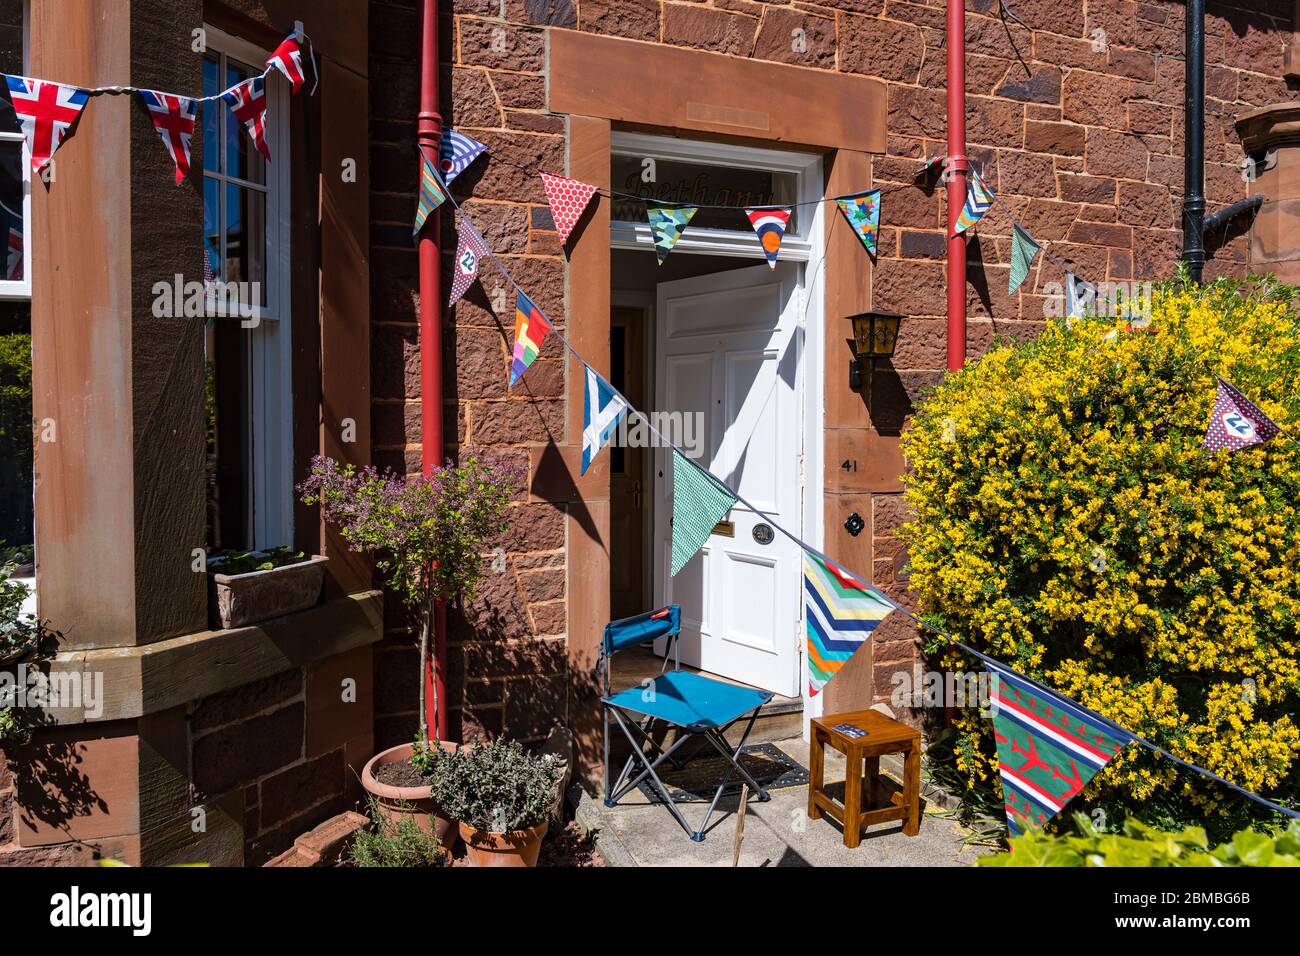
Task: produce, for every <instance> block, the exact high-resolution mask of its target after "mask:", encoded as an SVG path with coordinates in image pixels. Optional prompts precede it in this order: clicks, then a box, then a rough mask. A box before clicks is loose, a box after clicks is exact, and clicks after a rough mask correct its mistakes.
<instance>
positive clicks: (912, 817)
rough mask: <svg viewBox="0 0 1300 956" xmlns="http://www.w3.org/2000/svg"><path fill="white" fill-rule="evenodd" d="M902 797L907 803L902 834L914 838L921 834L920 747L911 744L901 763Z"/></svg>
mask: <svg viewBox="0 0 1300 956" xmlns="http://www.w3.org/2000/svg"><path fill="white" fill-rule="evenodd" d="M903 797H904V799H905V800H906V801H907V822H906V823H904V824H903V832H904V833H906V834H907V835H908V836H916V835H917V834H918V833H920V832H921V747H920V745H919V744H913V746H912V749H911V750H909V751H908V752H907V757H906V759H905V760H904V761H903Z"/></svg>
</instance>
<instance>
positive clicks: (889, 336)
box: [849, 312, 903, 391]
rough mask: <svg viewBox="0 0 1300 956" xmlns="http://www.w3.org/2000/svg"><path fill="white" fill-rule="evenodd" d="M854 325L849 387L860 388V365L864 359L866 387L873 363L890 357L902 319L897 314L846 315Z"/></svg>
mask: <svg viewBox="0 0 1300 956" xmlns="http://www.w3.org/2000/svg"><path fill="white" fill-rule="evenodd" d="M849 320H850V321H851V322H852V323H853V358H852V359H851V360H850V361H849V388H851V389H853V390H854V391H857V390H858V389H860V388H862V383H863V380H862V365H863V360H864V359H866V360H867V378H866V382H867V387H868V389H869V388H870V387H871V371H872V369H873V368H875V364H876V360H877V359H882V358H890V357H891V356H892V355H893V354H894V346H895V345H897V344H898V326H899V323H900V322H902V321H903V317H902V316H901V315H899V314H898V313H897V312H862V313H860V314H858V315H851V316H849Z"/></svg>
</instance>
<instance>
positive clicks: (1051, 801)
mask: <svg viewBox="0 0 1300 956" xmlns="http://www.w3.org/2000/svg"><path fill="white" fill-rule="evenodd" d="M988 669H989V676H990V677H991V678H992V680H991V682H990V683H991V688H990V697H991V703H992V710H993V738H994V740H995V741H996V742H997V748H998V766H999V770H1000V771H1001V776H1002V800H1003V803H1004V804H1005V806H1006V811H1007V829H1008V830H1009V831H1010V833H1011V835H1012V836H1019V835H1020V834H1021V833H1023V832H1024V831H1025V830H1026V829H1027V828H1028V827H1030V826H1042V825H1043V824H1045V823H1046V822H1047V821H1048V820H1050V819H1051V818H1052V817H1054V816H1056V815H1057V814H1058V813H1060V812H1061V810H1062V808H1063V807H1064V806H1065V805H1066V803H1068V802H1069V800H1070V798H1071V797H1073V796H1075V795H1076V794H1077V793H1079V791H1081V790H1082V789H1083V788H1084V787H1086V786H1087V785H1088V781H1089V780H1091V779H1092V778H1093V777H1094V776H1096V774H1097V771H1098V770H1100V769H1101V768H1102V767H1104V766H1106V764H1107V763H1109V762H1110V760H1111V758H1112V757H1114V756H1115V755H1116V754H1117V753H1119V752H1120V750H1122V749H1123V748H1124V746H1125V745H1126V744H1128V743H1129V742H1130V741H1132V740H1133V736H1132V735H1131V734H1127V733H1124V732H1123V731H1120V730H1118V729H1117V728H1114V727H1111V726H1110V725H1109V724H1106V723H1103V722H1102V721H1100V720H1099V719H1098V718H1097V715H1095V714H1093V713H1090V712H1089V711H1086V710H1082V709H1080V708H1079V707H1076V706H1075V705H1074V704H1072V703H1070V702H1069V701H1067V700H1065V699H1064V698H1062V697H1058V696H1057V695H1056V694H1053V693H1051V692H1050V691H1046V690H1041V689H1039V688H1038V687H1035V686H1034V685H1032V684H1030V683H1028V682H1027V681H1026V680H1025V679H1024V678H1023V677H1021V676H1020V675H1018V674H1015V673H1014V672H1012V671H1008V670H1004V669H1003V668H1001V667H995V666H994V665H992V664H989V665H988Z"/></svg>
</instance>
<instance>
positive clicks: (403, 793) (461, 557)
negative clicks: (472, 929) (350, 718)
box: [298, 451, 523, 847]
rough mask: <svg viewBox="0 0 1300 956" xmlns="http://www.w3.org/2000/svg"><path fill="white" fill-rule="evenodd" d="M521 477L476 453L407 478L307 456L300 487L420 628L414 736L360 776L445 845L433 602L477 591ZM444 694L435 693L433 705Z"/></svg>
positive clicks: (394, 811)
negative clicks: (437, 773)
mask: <svg viewBox="0 0 1300 956" xmlns="http://www.w3.org/2000/svg"><path fill="white" fill-rule="evenodd" d="M522 480H523V476H522V475H520V474H519V473H518V472H517V471H516V470H514V469H512V468H511V467H509V466H505V465H498V464H493V463H491V462H488V461H486V460H485V459H484V458H483V457H482V456H481V455H480V454H478V453H476V452H472V451H465V452H464V453H462V455H461V458H460V463H459V464H452V463H451V462H450V461H448V462H447V463H446V464H445V465H444V466H443V467H441V468H438V469H436V470H435V471H434V472H433V473H432V474H428V475H421V476H419V477H418V478H414V479H411V480H409V481H408V480H405V479H403V478H401V477H399V476H397V475H395V474H392V473H391V472H390V473H386V474H380V473H379V472H378V471H376V470H375V469H374V468H370V467H368V468H363V469H361V470H357V469H356V468H355V467H353V466H351V465H346V466H340V465H339V464H338V462H335V461H333V460H332V459H329V458H323V457H319V456H318V457H317V458H315V459H314V460H313V461H312V469H311V475H310V477H308V479H307V480H306V481H304V482H303V483H302V484H301V485H299V488H298V490H299V493H300V494H301V496H302V500H303V502H304V503H305V504H308V505H315V504H319V505H320V506H321V514H322V515H323V516H324V519H325V520H326V521H327V522H329V523H330V524H332V525H334V526H335V527H337V528H338V530H339V534H340V535H342V537H343V540H344V541H346V542H347V543H348V545H349V546H350V547H351V548H353V549H355V550H357V551H368V552H373V553H374V555H375V565H376V567H377V568H378V569H379V571H380V573H381V574H382V575H383V576H384V579H385V580H386V582H387V584H388V587H389V588H390V590H391V592H392V593H393V594H395V595H396V596H397V597H398V599H399V600H400V601H401V602H402V604H403V605H404V606H405V607H406V608H407V609H408V611H410V612H411V613H412V614H413V615H414V617H415V620H416V624H417V630H418V633H419V648H420V672H419V675H418V684H419V688H420V691H419V694H420V710H419V727H418V731H417V734H416V737H415V740H414V742H413V743H409V744H401V745H399V746H397V747H391V748H389V749H388V750H385V751H383V752H382V753H379V754H376V755H375V756H374V757H373V758H371V760H370V761H369V763H367V764H366V766H365V768H364V770H363V771H362V774H361V783H362V786H363V787H365V789H366V791H367V792H368V793H370V794H371V795H372V796H373V797H374V798H375V800H376V804H377V806H378V807H379V810H380V812H381V813H383V814H385V815H386V816H387V817H388V818H389V819H391V820H397V819H399V818H400V817H402V816H404V815H408V814H410V815H413V816H414V817H415V819H416V822H417V823H419V825H420V826H421V827H422V828H423V829H425V830H426V832H435V831H436V835H437V836H438V839H439V840H440V841H441V842H442V844H443V845H444V846H448V847H450V845H451V843H454V842H455V830H454V827H453V824H452V822H451V818H449V817H448V816H447V815H446V814H444V813H441V812H440V811H439V809H438V805H437V803H436V801H435V800H434V798H433V796H432V787H431V784H430V779H429V778H430V775H431V774H432V772H433V770H434V767H435V764H436V763H437V762H438V761H439V759H440V758H441V756H442V755H443V754H444V753H453V752H455V751H456V749H457V748H456V745H455V744H454V743H449V742H446V741H433V740H431V739H430V736H429V726H428V722H427V721H426V720H425V693H426V691H425V674H426V673H427V671H428V667H429V639H430V635H431V634H432V631H433V621H434V614H435V609H436V606H437V603H438V602H439V601H460V602H466V601H470V600H472V599H473V598H474V596H475V595H476V594H477V592H478V588H479V585H480V584H481V582H482V580H483V576H484V574H485V573H486V567H487V565H486V562H485V561H484V552H486V551H488V550H490V549H491V548H492V547H493V546H494V545H496V544H498V543H500V542H501V540H502V538H503V536H504V535H505V533H506V529H507V522H506V509H507V507H508V506H509V504H510V499H511V498H512V497H513V496H514V494H515V491H516V490H517V489H518V488H519V487H520V486H521V484H522ZM439 704H440V702H439V701H438V700H437V699H436V697H435V699H434V700H433V709H434V712H435V713H437V709H438V707H439Z"/></svg>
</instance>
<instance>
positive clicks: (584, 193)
mask: <svg viewBox="0 0 1300 956" xmlns="http://www.w3.org/2000/svg"><path fill="white" fill-rule="evenodd" d="M541 175H542V188H543V189H545V190H546V201H547V202H548V203H550V206H551V218H552V219H553V220H555V231H556V232H558V233H559V234H560V243H561V244H563V243H565V242H568V241H569V233H571V232H573V227H574V226H576V225H577V224H578V220H579V219H580V218H581V217H582V213H583V210H585V209H586V208H587V204H588V203H590V202H591V197H592V196H594V195H596V187H595V186H593V185H591V184H590V183H584V182H582V181H580V180H577V179H568V178H566V177H564V176H555V175H552V174H551V173H542V174H541Z"/></svg>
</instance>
